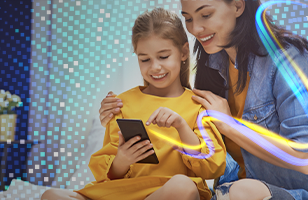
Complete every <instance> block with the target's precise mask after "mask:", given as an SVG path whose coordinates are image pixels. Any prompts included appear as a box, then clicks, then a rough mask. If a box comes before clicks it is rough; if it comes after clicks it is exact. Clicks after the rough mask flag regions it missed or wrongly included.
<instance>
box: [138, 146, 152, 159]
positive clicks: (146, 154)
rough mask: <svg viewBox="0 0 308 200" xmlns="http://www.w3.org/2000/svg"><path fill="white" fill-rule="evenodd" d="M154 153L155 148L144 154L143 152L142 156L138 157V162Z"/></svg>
mask: <svg viewBox="0 0 308 200" xmlns="http://www.w3.org/2000/svg"><path fill="white" fill-rule="evenodd" d="M153 153H154V150H153V149H152V150H150V151H148V152H146V153H144V154H141V155H140V156H138V157H137V161H136V162H138V161H140V160H142V159H145V158H146V157H148V156H150V155H152V154H153Z"/></svg>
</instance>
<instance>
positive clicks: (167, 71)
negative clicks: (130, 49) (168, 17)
mask: <svg viewBox="0 0 308 200" xmlns="http://www.w3.org/2000/svg"><path fill="white" fill-rule="evenodd" d="M187 46H188V45H187ZM135 53H136V54H137V56H138V62H139V66H140V71H141V74H142V76H143V78H144V79H145V80H146V81H147V82H148V83H149V84H150V85H149V87H153V86H154V88H159V89H163V88H164V89H168V88H171V89H175V87H179V86H180V87H181V81H180V68H181V62H182V61H184V60H186V59H187V57H185V55H184V54H183V53H181V52H180V50H179V49H178V48H177V47H176V46H175V45H174V44H173V42H172V41H171V40H166V39H162V38H161V37H158V36H156V35H152V36H150V37H146V38H141V39H139V41H138V43H137V48H136V52H135Z"/></svg>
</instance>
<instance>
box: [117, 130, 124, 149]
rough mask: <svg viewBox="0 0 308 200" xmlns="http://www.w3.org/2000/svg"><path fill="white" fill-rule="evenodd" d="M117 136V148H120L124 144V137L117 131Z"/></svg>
mask: <svg viewBox="0 0 308 200" xmlns="http://www.w3.org/2000/svg"><path fill="white" fill-rule="evenodd" d="M118 134H119V147H120V146H122V145H123V144H124V143H125V140H124V137H123V135H122V133H121V131H118Z"/></svg>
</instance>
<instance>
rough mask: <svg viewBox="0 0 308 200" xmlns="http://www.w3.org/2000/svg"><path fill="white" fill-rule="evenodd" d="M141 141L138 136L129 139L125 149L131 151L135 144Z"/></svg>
mask: <svg viewBox="0 0 308 200" xmlns="http://www.w3.org/2000/svg"><path fill="white" fill-rule="evenodd" d="M140 139H141V137H140V136H139V135H138V136H135V137H133V138H131V139H129V140H128V141H127V142H125V144H124V145H125V149H129V148H131V146H132V145H133V144H135V143H136V142H138V141H139V140H140Z"/></svg>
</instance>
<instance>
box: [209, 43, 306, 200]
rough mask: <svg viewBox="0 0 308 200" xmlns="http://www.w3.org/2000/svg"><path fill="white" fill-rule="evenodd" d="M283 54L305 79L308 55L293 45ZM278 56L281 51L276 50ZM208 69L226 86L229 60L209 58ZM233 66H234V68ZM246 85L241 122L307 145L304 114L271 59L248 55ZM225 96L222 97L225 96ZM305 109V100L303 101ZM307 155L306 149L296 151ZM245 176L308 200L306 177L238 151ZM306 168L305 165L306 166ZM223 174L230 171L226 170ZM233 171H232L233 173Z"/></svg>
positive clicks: (219, 56) (221, 55)
mask: <svg viewBox="0 0 308 200" xmlns="http://www.w3.org/2000/svg"><path fill="white" fill-rule="evenodd" d="M284 51H286V52H287V53H288V54H289V55H290V57H291V58H292V59H293V60H294V61H295V62H296V63H297V64H298V66H299V67H300V68H301V70H302V71H303V73H304V74H305V75H306V77H308V52H307V51H305V52H304V54H301V53H300V52H299V50H298V49H297V48H296V47H294V46H293V45H289V46H288V47H287V48H286V49H285V50H284ZM278 53H280V55H281V53H282V50H279V52H278ZM209 59H210V60H209V63H210V67H211V68H213V69H216V70H219V73H220V75H221V76H222V77H223V78H224V80H225V85H227V84H228V66H229V60H228V55H227V53H226V52H225V51H224V50H222V51H221V52H218V53H216V54H212V55H210V58H209ZM236 65H237V63H235V67H236ZM248 72H249V76H250V82H249V87H248V92H247V96H246V100H245V107H244V112H243V116H242V119H243V120H246V121H250V122H253V123H255V124H258V125H261V126H263V127H265V128H267V129H269V130H271V131H273V132H275V133H278V134H279V135H281V136H283V137H285V138H288V139H291V140H293V141H296V142H299V143H308V115H307V114H306V113H305V111H304V109H303V107H302V105H301V104H300V103H299V101H298V99H297V98H296V96H295V94H294V93H293V91H292V90H291V88H290V86H289V85H288V83H287V81H286V80H285V79H284V77H283V76H282V74H281V72H280V70H278V68H277V67H276V66H275V64H274V62H273V60H272V58H271V57H270V56H269V55H268V56H266V57H258V56H250V57H249V65H248ZM227 96H228V95H227V94H226V97H227ZM305 106H306V107H308V99H306V101H305ZM296 150H298V151H302V152H307V153H308V149H304V150H303V149H302V150H300V149H296ZM241 151H242V155H243V158H244V163H245V169H246V176H247V178H253V179H258V180H262V181H265V182H267V183H269V184H272V185H275V186H278V187H281V188H284V189H286V190H287V191H288V192H289V193H290V194H291V195H292V196H293V197H294V198H295V199H308V175H305V174H302V173H300V172H297V171H294V170H290V169H285V168H281V167H277V166H275V165H272V164H270V163H268V162H266V161H263V160H261V159H259V158H257V157H256V156H254V155H252V154H250V153H249V152H247V151H246V150H244V149H242V148H241ZM307 167H308V166H307ZM226 171H232V170H230V169H228V170H227V169H226ZM233 171H234V170H233Z"/></svg>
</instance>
